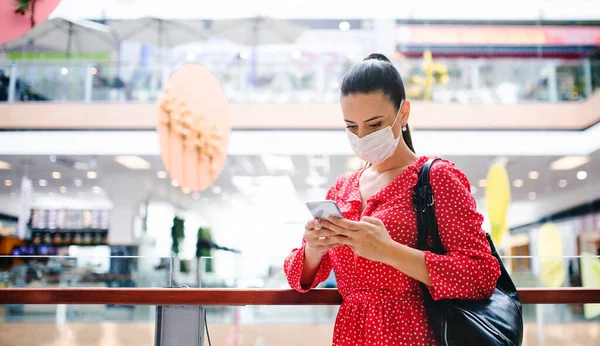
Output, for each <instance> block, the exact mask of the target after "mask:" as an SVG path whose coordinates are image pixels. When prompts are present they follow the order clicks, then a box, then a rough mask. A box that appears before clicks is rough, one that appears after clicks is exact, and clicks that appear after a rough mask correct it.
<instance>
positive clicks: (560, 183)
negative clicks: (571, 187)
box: [558, 179, 568, 187]
mask: <svg viewBox="0 0 600 346" xmlns="http://www.w3.org/2000/svg"><path fill="white" fill-rule="evenodd" d="M567 184H568V182H567V179H561V180H559V181H558V186H559V187H567Z"/></svg>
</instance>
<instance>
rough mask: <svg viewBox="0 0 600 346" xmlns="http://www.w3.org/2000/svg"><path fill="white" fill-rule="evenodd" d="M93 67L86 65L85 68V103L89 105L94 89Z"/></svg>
mask: <svg viewBox="0 0 600 346" xmlns="http://www.w3.org/2000/svg"><path fill="white" fill-rule="evenodd" d="M92 67H93V66H92V65H91V64H86V66H85V92H84V101H85V102H86V103H89V102H91V101H92V87H93V83H94V75H92Z"/></svg>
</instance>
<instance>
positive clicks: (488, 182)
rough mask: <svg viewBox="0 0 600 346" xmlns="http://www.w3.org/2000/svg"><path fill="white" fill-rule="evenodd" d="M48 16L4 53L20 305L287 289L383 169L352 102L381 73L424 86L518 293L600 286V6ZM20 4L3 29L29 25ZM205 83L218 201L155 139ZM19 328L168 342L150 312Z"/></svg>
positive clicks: (180, 7)
mask: <svg viewBox="0 0 600 346" xmlns="http://www.w3.org/2000/svg"><path fill="white" fill-rule="evenodd" d="M24 2H25V3H29V1H24ZM34 2H35V3H36V6H38V7H37V11H46V10H47V12H48V14H49V16H48V19H46V20H45V21H39V23H36V26H35V27H34V28H33V29H32V30H31V31H28V32H27V33H24V32H23V33H20V32H17V29H14V35H13V36H14V37H13V38H12V39H10V40H8V41H7V42H4V43H3V44H2V45H0V130H1V131H0V255H1V256H0V287H36V286H37V287H39V286H43V287H61V286H62V287H67V286H100V287H107V286H108V287H168V286H170V285H177V286H179V285H188V286H190V287H231V288H233V287H239V288H248V287H256V288H287V287H288V286H287V282H286V281H285V277H284V275H283V273H282V262H283V259H284V258H285V256H286V255H287V254H288V253H289V252H290V250H291V249H292V248H294V247H297V246H298V245H300V243H301V237H302V233H303V225H304V223H305V222H306V220H307V219H309V218H310V214H309V213H308V211H307V210H306V207H305V206H304V203H305V202H306V201H308V200H315V199H323V198H324V196H325V194H326V192H327V189H328V188H329V186H331V185H332V184H333V183H334V182H335V179H336V177H337V176H339V175H340V174H343V173H346V172H349V171H353V170H356V169H358V168H359V167H361V165H362V164H363V163H362V162H361V161H360V160H358V159H357V158H356V157H355V156H354V155H353V153H352V151H351V148H350V147H349V146H348V145H347V141H346V135H345V133H344V128H343V123H342V117H341V110H340V107H339V103H338V102H339V93H340V83H341V80H342V78H343V76H344V74H345V73H346V72H347V71H348V70H349V69H350V68H351V67H352V66H353V65H354V64H356V63H358V62H359V61H361V60H362V59H363V58H364V57H365V56H367V55H368V54H370V53H372V52H380V53H383V54H385V55H387V56H388V57H389V58H390V60H392V62H393V64H394V65H395V66H396V67H397V68H398V70H399V71H400V73H401V74H402V76H403V78H404V83H405V86H406V89H407V97H408V99H410V100H411V101H412V112H411V121H410V124H411V126H412V129H413V130H414V134H413V142H414V144H415V148H416V151H417V154H419V155H439V156H443V157H445V158H448V159H450V160H451V161H453V162H455V163H456V166H457V167H458V168H459V169H461V170H463V171H464V172H465V173H466V174H467V176H468V177H469V180H470V183H471V186H472V189H471V192H472V194H473V196H474V198H475V199H476V201H477V203H478V207H479V209H480V211H481V213H482V214H483V215H484V217H485V223H484V229H485V230H486V231H489V232H492V233H493V234H494V236H495V240H496V242H497V243H498V245H499V247H500V248H501V249H502V250H501V251H502V254H503V256H505V262H506V265H507V267H508V268H509V270H510V271H511V274H512V275H513V278H514V280H515V282H516V284H517V286H520V287H537V286H540V287H579V286H590V287H598V286H600V264H599V263H600V260H599V259H598V256H600V124H599V123H600V92H598V88H599V87H600V1H597V0H570V1H560V0H536V1H514V0H505V1H502V2H500V1H491V2H486V4H485V6H481V5H482V4H481V2H478V1H468V0H459V1H453V2H447V1H442V0H428V1H418V2H413V3H399V2H397V1H396V2H393V1H384V0H374V1H369V3H368V6H366V5H365V4H362V3H361V4H359V3H352V2H348V1H344V2H342V1H337V0H336V1H326V2H324V1H312V0H304V1H286V2H277V1H271V0H260V1H251V2H239V1H231V0H221V1H219V2H217V3H210V4H209V3H205V2H192V1H183V0H171V1H158V0H104V1H93V0H62V1H59V2H58V5H57V6H56V8H55V9H54V7H52V8H49V9H47V8H45V7H44V6H52V4H51V3H52V1H45V0H44V1H42V0H39V1H34ZM21 3H23V1H14V2H13V3H11V1H8V2H5V3H3V4H2V5H0V9H1V11H2V12H0V13H2V16H6V18H9V17H8V16H25V17H27V18H28V16H30V15H31V12H30V11H31V8H29V10H27V11H25V13H24V14H22V15H21V14H15V13H14V11H15V9H17V8H18V5H19V4H21ZM30 5H31V4H30ZM2 7H6V8H4V9H2ZM0 21H2V18H0ZM2 28H3V30H9V31H10V30H13V27H11V26H7V27H2ZM15 28H16V27H15ZM9 31H5V33H9V34H10V33H12V32H9ZM188 63H199V64H202V65H203V66H205V67H207V68H208V69H209V70H210V71H211V72H212V73H214V74H215V75H216V76H217V78H218V79H219V81H220V83H221V84H222V86H223V89H224V92H225V95H226V97H227V99H228V102H229V114H230V122H231V127H232V133H231V135H230V138H229V147H228V157H227V161H226V163H225V167H224V169H223V172H222V173H221V175H220V176H219V177H218V179H217V180H216V182H215V183H214V184H213V185H212V186H210V187H209V188H208V189H207V190H205V191H202V192H192V191H190V190H188V189H186V188H182V187H181V186H180V184H179V182H178V181H176V180H174V179H172V178H171V177H170V176H169V174H168V172H167V170H166V168H165V166H164V165H163V163H162V161H161V158H160V148H159V145H158V143H159V142H158V136H157V134H156V131H155V127H156V123H157V118H158V117H157V116H158V111H157V108H156V102H157V99H158V97H159V95H160V94H161V91H162V88H163V87H164V85H165V83H166V81H167V80H168V79H169V77H170V76H171V75H172V74H173V73H174V72H175V71H176V70H177V69H178V68H180V67H181V66H184V65H185V64H188ZM193 87H194V88H197V89H198V92H202V88H203V86H202V85H197V86H193ZM498 215H500V217H499V216H498ZM552 258H554V259H553V260H552ZM0 311H2V312H3V315H2V314H0V319H3V322H2V323H0V345H17V344H18V345H42V344H43V345H59V344H60V345H67V344H69V345H70V344H73V345H104V344H106V345H108V344H111V345H126V344H127V345H129V344H140V345H141V344H148V345H149V344H151V343H152V337H153V323H152V321H153V318H154V310H153V309H151V308H148V307H140V306H137V307H114V306H85V307H84V306H68V307H65V306H51V307H40V306H16V305H15V306H4V308H3V309H1V308H0ZM598 315H600V311H599V308H598V306H589V305H588V306H583V305H552V306H526V307H525V317H526V326H527V329H526V338H525V343H526V344H527V345H559V344H565V343H567V344H569V345H595V344H597V340H599V339H600V319H599V317H598ZM334 317H335V308H333V307H332V308H322V307H314V306H313V307H310V306H306V307H296V308H291V307H285V308H283V307H254V308H250V307H248V308H236V309H234V308H230V307H222V308H214V309H212V310H210V311H209V325H211V324H212V325H214V326H215V327H214V328H215V333H217V336H216V338H221V340H223V342H222V343H221V344H225V342H229V344H236V343H237V344H239V345H267V344H268V345H306V342H305V340H304V341H303V339H302V338H300V337H299V336H298V335H300V336H301V335H302V334H303V333H304V334H305V333H306V332H305V330H306V329H307V328H311V330H313V331H314V335H315V338H316V341H315V343H314V344H315V345H321V344H323V345H326V344H327V343H328V342H330V341H329V340H330V335H331V328H332V323H333V319H334ZM31 323H36V326H37V327H39V328H41V329H40V330H44V331H45V332H44V333H45V334H44V335H45V336H44V337H42V338H41V339H39V338H37V336H36V337H34V336H33V335H32V334H30V333H28V332H27V331H30V330H31V329H30V328H31ZM90 323H92V324H93V325H94V327H93V328H91V327H90ZM240 325H241V326H242V327H241V329H240V327H239V326H240ZM273 326H275V327H273ZM44 328H45V329H44ZM240 330H241V332H240ZM282 330H285V331H286V332H285V333H283V334H285V338H284V339H281V336H280V337H279V339H278V337H275V336H273V335H274V334H277V333H275V332H274V331H282ZM92 331H93V332H92ZM240 335H241V337H240ZM232 340H233V341H232ZM594 340H596V341H594ZM303 342H304V343H303ZM311 344H312V343H311Z"/></svg>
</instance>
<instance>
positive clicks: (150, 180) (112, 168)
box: [0, 151, 600, 222]
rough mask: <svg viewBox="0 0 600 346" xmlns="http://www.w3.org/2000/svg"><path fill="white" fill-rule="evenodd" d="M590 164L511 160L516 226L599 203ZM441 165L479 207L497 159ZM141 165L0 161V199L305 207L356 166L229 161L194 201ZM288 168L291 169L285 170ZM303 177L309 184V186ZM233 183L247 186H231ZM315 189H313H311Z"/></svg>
mask: <svg viewBox="0 0 600 346" xmlns="http://www.w3.org/2000/svg"><path fill="white" fill-rule="evenodd" d="M591 157H592V160H591V161H590V162H589V163H588V164H586V165H584V166H582V167H580V168H577V169H575V170H572V171H564V172H558V171H551V170H549V165H550V163H551V162H552V161H554V160H556V159H557V158H559V157H558V156H509V157H508V159H509V163H508V173H509V177H510V179H511V180H514V179H522V180H524V185H523V187H520V188H514V187H513V188H512V201H513V203H514V204H515V205H521V206H526V207H527V208H525V209H522V210H523V213H525V212H526V213H528V215H519V217H518V220H522V221H523V222H525V221H535V220H537V219H539V218H541V217H544V216H546V215H548V214H551V213H553V212H557V211H560V210H564V209H566V208H569V207H573V206H576V205H581V204H584V203H586V202H589V201H592V200H594V199H598V198H600V151H598V152H595V153H594V154H592V155H591ZM269 158H270V160H268V159H269ZM447 158H448V159H450V160H451V161H453V162H455V163H456V165H457V167H458V168H460V169H461V170H463V171H464V172H465V173H466V174H467V176H468V177H469V179H470V181H471V184H472V185H473V186H475V187H476V190H477V191H476V192H475V197H476V198H477V199H478V202H479V203H480V204H481V203H483V200H482V198H483V189H481V188H478V183H479V180H481V179H485V177H486V174H487V170H488V168H489V166H490V164H491V163H492V162H494V161H495V160H496V159H497V157H492V156H449V157H447ZM144 159H146V160H147V161H148V162H150V164H151V167H152V168H151V170H146V171H132V170H129V169H127V168H125V167H123V166H121V165H120V164H118V163H116V162H115V161H114V157H113V156H59V157H58V160H57V161H56V162H51V160H50V157H49V156H45V155H43V156H42V155H27V156H22V155H21V156H20V155H12V156H11V155H4V156H0V161H5V162H8V163H10V164H11V165H12V169H11V170H4V171H0V199H4V200H6V199H7V198H10V197H11V194H12V197H13V198H16V197H17V196H18V192H19V185H20V180H21V177H22V176H23V175H27V176H28V177H29V178H30V179H32V180H33V182H34V188H35V192H36V195H35V196H36V198H37V199H40V198H44V200H45V201H48V199H50V200H52V199H57V198H69V199H70V201H71V202H70V203H78V201H79V202H81V203H97V204H100V205H106V204H107V203H110V201H108V197H106V195H105V194H104V191H107V190H110V185H111V181H114V179H126V178H127V179H130V178H132V179H143V181H144V186H145V188H146V191H147V193H148V196H149V197H150V198H158V199H166V200H169V201H171V202H172V203H174V204H176V205H179V206H182V207H185V208H192V209H196V208H200V209H201V208H202V206H204V205H206V204H208V203H211V204H212V203H220V202H223V201H228V200H231V199H236V200H239V201H242V202H248V203H252V202H253V201H254V200H255V199H256V198H261V199H274V198H275V199H277V198H279V199H285V198H295V199H299V200H307V199H313V198H322V197H324V193H325V191H326V189H327V188H328V187H329V186H330V185H331V184H333V183H334V181H335V178H336V177H337V176H338V175H340V174H343V173H345V172H347V171H349V170H353V169H354V168H355V167H356V164H357V161H356V159H355V158H354V157H353V156H347V155H333V156H307V155H292V156H269V157H266V158H265V157H261V156H259V155H231V156H229V158H228V160H227V162H226V165H225V168H224V170H223V173H222V174H221V176H220V177H219V178H218V180H217V182H216V184H215V186H218V188H217V189H214V188H209V189H208V190H207V191H204V192H202V193H200V195H199V196H194V194H184V193H183V192H182V191H181V189H180V188H176V187H173V186H171V181H170V179H168V178H167V179H159V178H158V177H157V174H156V173H157V172H158V171H160V170H162V169H163V165H162V163H161V161H160V158H159V157H158V156H144ZM290 160H291V161H290ZM265 161H267V162H272V163H270V165H273V166H272V167H268V166H267V165H266V164H265ZM74 162H80V163H85V164H87V165H88V166H89V167H90V168H91V169H93V170H94V171H96V172H97V173H98V178H97V179H94V180H90V179H88V178H87V176H86V175H87V171H86V170H78V169H75V168H74V167H73V164H74ZM290 162H291V164H292V166H293V170H288V169H289V166H290ZM275 166H279V167H280V168H279V169H278V168H277V167H275ZM532 170H536V171H539V172H540V177H539V179H537V180H530V179H529V178H528V172H529V171H532ZM579 170H585V171H587V173H588V177H587V179H585V180H578V179H577V178H576V173H577V171H579ZM55 171H57V172H61V179H58V180H57V179H53V178H52V172H55ZM309 176H310V177H312V179H309V180H307V178H308V177H309ZM248 177H250V178H248ZM252 177H254V178H255V179H252ZM7 179H10V180H11V181H12V182H13V184H12V186H11V187H6V186H4V181H5V180H7ZM40 179H45V180H46V181H47V183H48V186H46V187H40V186H39V180H40ZM76 179H79V180H81V182H82V183H83V184H82V186H81V187H77V186H75V180H76ZM561 179H566V180H567V187H565V188H561V187H559V180H561ZM234 182H236V183H243V184H245V185H243V186H240V185H238V186H236V185H235V184H234ZM309 183H312V184H315V186H311V185H309ZM61 186H65V187H66V188H67V192H66V193H64V194H62V193H61V192H60V188H61ZM94 186H99V187H101V188H102V192H101V193H94V191H93V187H94ZM315 188H316V190H311V189H315ZM218 190H220V191H218ZM286 191H287V193H286ZM215 192H220V193H215ZM311 192H312V195H311ZM530 192H535V193H536V194H537V199H536V200H535V201H530V200H529V199H528V194H529V193H530ZM194 197H196V198H197V199H194ZM525 210H526V211H525Z"/></svg>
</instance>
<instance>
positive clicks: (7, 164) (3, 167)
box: [0, 161, 12, 171]
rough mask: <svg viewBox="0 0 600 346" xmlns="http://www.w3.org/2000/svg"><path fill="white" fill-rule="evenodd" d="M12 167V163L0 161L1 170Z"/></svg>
mask: <svg viewBox="0 0 600 346" xmlns="http://www.w3.org/2000/svg"><path fill="white" fill-rule="evenodd" d="M11 168H12V166H11V164H10V163H8V162H4V161H0V170H1V171H7V170H9V169H11Z"/></svg>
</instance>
